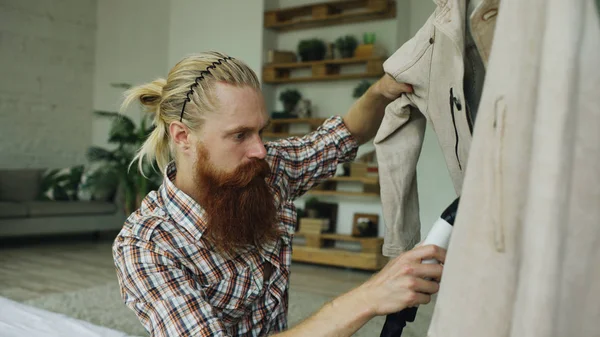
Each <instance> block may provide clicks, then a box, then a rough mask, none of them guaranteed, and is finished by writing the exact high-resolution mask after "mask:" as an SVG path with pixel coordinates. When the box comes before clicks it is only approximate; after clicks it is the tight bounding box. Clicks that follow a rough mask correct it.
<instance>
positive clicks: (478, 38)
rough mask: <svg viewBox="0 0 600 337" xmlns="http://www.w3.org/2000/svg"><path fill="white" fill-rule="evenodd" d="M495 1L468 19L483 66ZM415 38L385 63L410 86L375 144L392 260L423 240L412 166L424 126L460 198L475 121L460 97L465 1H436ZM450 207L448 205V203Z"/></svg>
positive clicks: (386, 249)
mask: <svg viewBox="0 0 600 337" xmlns="http://www.w3.org/2000/svg"><path fill="white" fill-rule="evenodd" d="M498 1H499V0H484V1H482V2H481V3H480V4H479V5H478V7H477V8H476V9H475V11H474V13H473V14H472V16H471V22H470V23H471V27H472V33H473V38H474V40H475V42H476V45H477V47H478V49H479V53H480V55H481V56H482V59H483V61H484V64H486V63H487V58H488V55H489V51H490V48H491V42H492V39H493V33H494V26H495V22H496V14H497V13H498V11H497V8H498ZM436 4H437V8H436V10H435V12H434V13H433V15H431V17H430V18H429V20H427V22H426V23H425V25H424V26H423V27H422V28H421V29H420V30H419V32H417V34H416V35H415V36H414V37H413V38H412V39H411V40H410V41H408V42H406V43H405V44H404V45H403V46H402V47H401V48H400V49H398V50H397V51H396V52H395V53H394V54H393V55H392V56H391V57H390V58H389V59H388V60H387V61H386V62H385V64H384V69H385V71H386V73H388V74H390V75H392V76H393V77H394V78H396V80H397V81H399V82H405V83H410V84H412V85H413V88H414V93H412V94H408V95H403V96H401V97H400V98H399V99H397V100H396V101H394V102H393V103H392V104H390V105H389V106H388V107H387V109H386V112H385V116H384V119H383V122H382V125H381V128H380V129H379V131H378V133H377V135H376V137H375V140H374V143H375V149H376V151H377V160H378V165H379V174H380V185H381V200H382V204H383V215H384V221H385V225H386V233H385V237H384V246H383V254H384V255H386V256H396V255H398V254H400V253H401V252H403V251H405V250H408V249H410V248H412V247H413V246H414V245H415V244H417V243H418V242H419V241H420V226H421V224H420V221H419V201H418V195H417V177H416V167H417V161H418V158H419V154H420V152H421V145H422V142H423V136H424V133H425V125H426V124H427V123H426V120H429V121H430V122H431V124H432V125H433V128H434V129H435V132H436V134H437V137H438V140H439V143H440V145H441V147H442V151H443V153H444V157H445V160H446V164H447V166H448V170H449V171H450V176H451V178H452V181H453V183H454V187H455V189H456V192H457V194H460V190H461V187H462V182H463V175H464V170H465V168H466V165H467V160H468V154H469V148H470V146H471V129H472V122H471V120H470V117H469V115H468V113H467V109H466V104H465V103H464V102H465V99H464V94H463V75H464V70H463V68H464V66H463V50H464V36H465V12H466V8H465V7H466V6H465V0H436ZM450 201H451V200H449V201H448V202H450Z"/></svg>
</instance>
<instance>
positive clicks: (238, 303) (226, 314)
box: [202, 261, 262, 325]
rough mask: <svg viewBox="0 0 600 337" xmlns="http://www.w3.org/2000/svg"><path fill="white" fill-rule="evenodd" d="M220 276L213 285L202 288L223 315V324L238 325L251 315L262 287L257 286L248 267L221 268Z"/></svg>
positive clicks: (210, 301) (213, 305) (214, 306)
mask: <svg viewBox="0 0 600 337" xmlns="http://www.w3.org/2000/svg"><path fill="white" fill-rule="evenodd" d="M230 262H231V263H233V262H232V261H230ZM218 274H219V275H218V277H216V280H215V281H214V282H213V283H210V284H205V285H203V287H202V288H203V290H204V293H205V294H206V296H207V299H208V301H209V303H210V304H211V305H212V307H213V308H214V309H216V311H217V312H219V313H220V314H221V319H222V320H223V322H224V323H226V324H227V325H232V324H237V323H238V322H239V321H240V320H241V318H242V317H244V316H245V315H247V314H249V313H250V311H251V309H252V305H253V304H254V302H255V301H256V300H257V298H258V297H259V295H260V293H261V291H262V287H259V286H258V285H257V283H256V282H255V280H254V279H253V275H252V271H251V270H250V267H248V266H237V265H235V266H227V267H225V268H220V272H219V273H218ZM213 279H214V278H213Z"/></svg>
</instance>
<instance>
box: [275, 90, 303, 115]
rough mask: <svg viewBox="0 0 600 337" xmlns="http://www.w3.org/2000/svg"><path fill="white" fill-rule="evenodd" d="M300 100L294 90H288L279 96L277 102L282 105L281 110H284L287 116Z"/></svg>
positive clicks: (298, 94) (299, 95)
mask: <svg viewBox="0 0 600 337" xmlns="http://www.w3.org/2000/svg"><path fill="white" fill-rule="evenodd" d="M301 98H302V95H301V94H300V92H299V91H298V90H296V89H288V90H285V91H283V92H282V93H281V94H279V100H280V101H281V103H282V104H283V110H285V112H286V113H287V114H289V113H291V112H292V111H294V108H295V107H296V104H298V101H300V99H301Z"/></svg>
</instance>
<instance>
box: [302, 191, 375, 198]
mask: <svg viewBox="0 0 600 337" xmlns="http://www.w3.org/2000/svg"><path fill="white" fill-rule="evenodd" d="M306 194H310V195H321V196H326V197H327V196H328V197H376V198H379V194H378V193H369V192H346V191H323V190H310V191H308V192H306Z"/></svg>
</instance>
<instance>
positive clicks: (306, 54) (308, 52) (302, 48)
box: [298, 39, 327, 62]
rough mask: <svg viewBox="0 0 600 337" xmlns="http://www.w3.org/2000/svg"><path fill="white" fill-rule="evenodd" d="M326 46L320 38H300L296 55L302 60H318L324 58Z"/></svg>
mask: <svg viewBox="0 0 600 337" xmlns="http://www.w3.org/2000/svg"><path fill="white" fill-rule="evenodd" d="M325 52H327V47H326V45H325V42H323V40H320V39H308V40H301V41H300V43H299V44H298V55H300V58H301V59H302V62H308V61H320V60H323V59H324V58H325Z"/></svg>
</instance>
